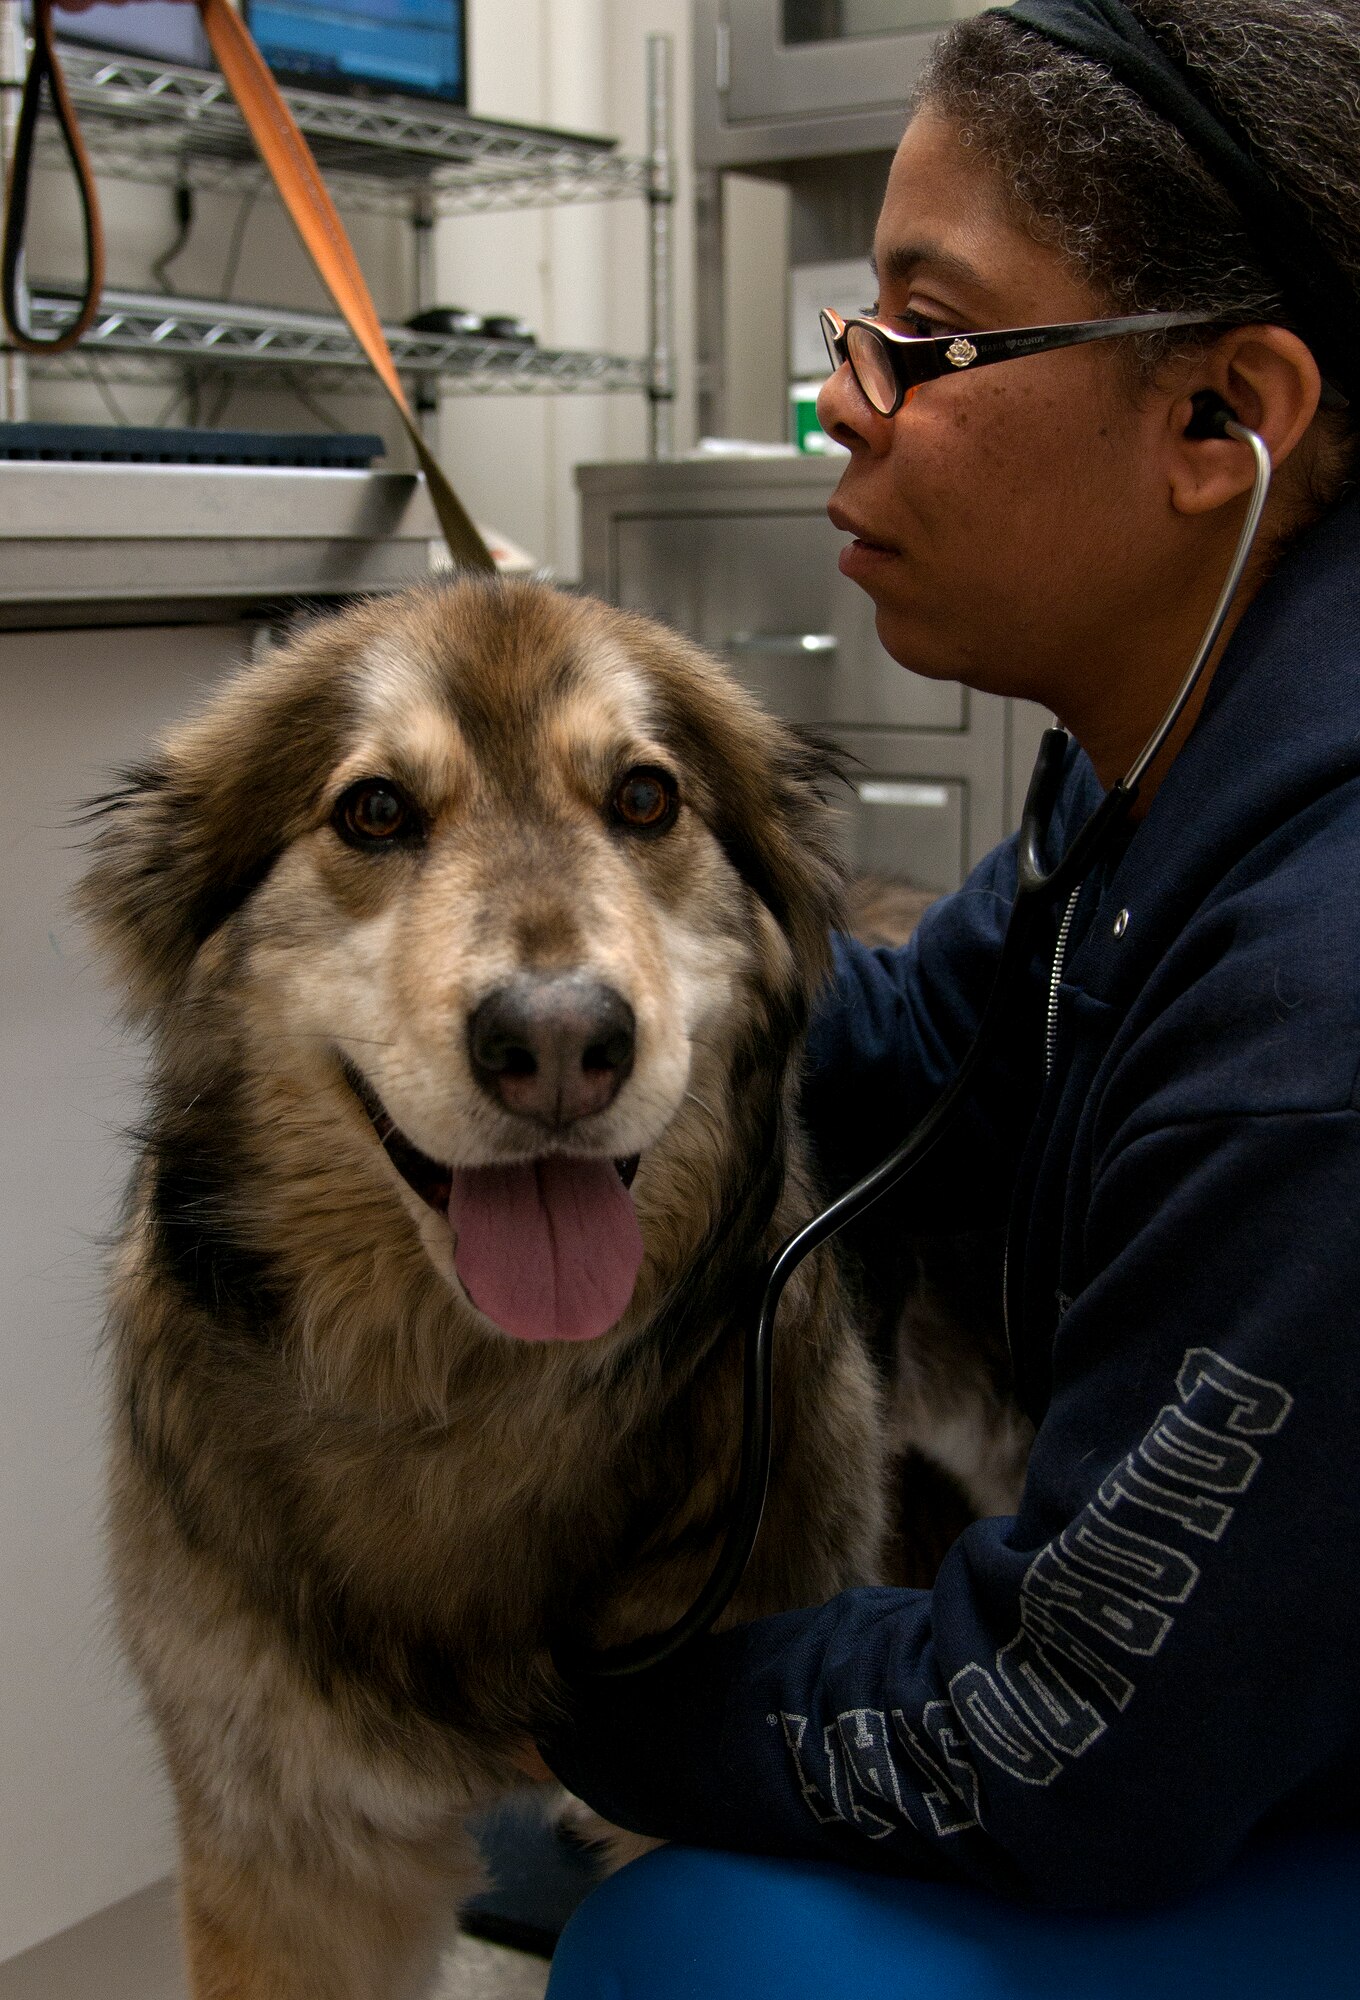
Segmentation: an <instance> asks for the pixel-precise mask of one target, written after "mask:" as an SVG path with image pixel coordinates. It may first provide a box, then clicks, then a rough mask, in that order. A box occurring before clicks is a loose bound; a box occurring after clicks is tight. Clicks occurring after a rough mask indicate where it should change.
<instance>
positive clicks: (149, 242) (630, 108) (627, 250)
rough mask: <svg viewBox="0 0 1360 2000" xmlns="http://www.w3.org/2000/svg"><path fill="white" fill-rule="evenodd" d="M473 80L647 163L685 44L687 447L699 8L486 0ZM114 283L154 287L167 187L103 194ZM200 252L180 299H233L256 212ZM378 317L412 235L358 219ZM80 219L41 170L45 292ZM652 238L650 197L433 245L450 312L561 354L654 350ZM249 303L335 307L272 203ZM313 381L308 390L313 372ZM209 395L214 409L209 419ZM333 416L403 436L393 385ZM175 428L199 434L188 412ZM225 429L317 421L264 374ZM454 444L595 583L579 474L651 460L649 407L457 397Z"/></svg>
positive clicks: (459, 230) (244, 291)
mask: <svg viewBox="0 0 1360 2000" xmlns="http://www.w3.org/2000/svg"><path fill="white" fill-rule="evenodd" d="M469 14H470V21H469V51H468V55H469V77H470V95H471V98H472V106H473V109H474V110H476V111H478V112H480V113H482V114H484V115H486V116H489V117H497V118H511V119H519V120H523V121H526V122H528V123H531V124H539V125H542V124H550V125H562V126H566V127H569V128H574V129H576V130H580V131H587V132H603V133H608V134H611V135H615V136H617V137H618V138H620V139H621V140H622V142H623V144H624V146H625V147H626V148H627V149H628V150H629V151H632V152H642V151H643V150H644V149H645V144H646V136H647V120H646V69H645V44H646V37H647V35H648V34H649V33H651V32H655V31H659V32H664V33H669V34H670V35H671V36H672V37H673V41H674V49H675V76H676V85H677V88H676V104H675V128H674V131H675V145H676V151H677V155H678V157H679V165H680V172H679V185H678V189H677V201H676V204H675V225H676V226H675V279H676V340H675V349H676V354H677V357H678V364H679V378H680V379H679V389H680V397H679V402H678V405H677V409H676V429H675V434H676V440H677V444H678V445H679V446H680V447H681V448H683V447H684V446H685V445H687V444H688V443H689V442H691V440H692V438H693V433H694V393H693V365H692V356H693V351H694V339H693V319H694V309H693V266H694V235H693V224H692V213H693V208H692V175H691V173H690V169H689V151H690V130H691V108H690V107H691V91H690V34H689V5H688V0H470V4H469ZM101 197H102V204H103V209H104V215H105V221H106V225H107V229H108V238H109V283H110V284H113V285H123V286H127V287H131V288H135V289H143V288H147V287H151V286H154V283H155V281H154V279H153V278H152V276H151V271H150V266H151V263H152V260H153V259H154V258H155V257H156V256H157V255H158V254H159V253H160V252H161V251H163V250H164V249H165V247H166V246H167V244H168V243H169V242H170V240H171V238H172V236H173V234H174V218H173V211H172V195H171V192H170V190H169V189H165V188H155V187H143V186H137V185H133V184H130V183H127V182H124V183H117V182H113V181H105V182H104V183H103V184H102V186H101ZM198 200H199V215H198V220H197V222H196V225H195V230H194V234H193V237H192V239H191V242H190V245H189V248H188V250H187V251H186V252H185V254H184V255H183V256H182V257H181V258H179V259H177V260H176V262H175V263H174V264H173V265H172V266H171V267H170V276H171V279H172V281H173V283H174V285H175V287H176V289H177V290H178V291H180V292H184V293H191V294H196V295H197V296H199V297H204V296H207V297H216V296H219V295H220V288H221V283H222V277H223V273H224V269H225V266H226V263H227V259H228V254H229V250H230V245H231V239H232V234H233V231H234V229H235V226H236V224H237V221H238V219H239V217H240V215H241V212H242V205H241V201H240V200H239V199H238V198H236V197H223V196H214V195H200V196H199V197H198ZM346 221H347V223H348V224H349V226H350V229H351V233H352V235H353V238H354V243H355V248H356V249H357V251H358V253H359V256H360V259H361V261H362V263H363V266H364V270H365V274H366V276H367V277H368V280H369V284H370V286H371V288H372V290H373V293H374V296H375V298H376V300H377V302H378V306H379V309H380V310H381V311H382V312H384V313H386V314H390V315H391V316H392V317H394V318H396V319H401V318H404V317H405V316H406V314H407V313H408V312H409V311H410V310H411V286H412V278H413V270H412V251H411V239H410V230H409V228H408V227H407V225H406V224H405V223H404V222H403V221H401V220H399V219H397V218H389V217H376V216H367V215H347V216H346ZM79 242H80V238H79V225H78V211H77V208H76V204H75V200H74V196H73V194H72V192H71V190H70V188H69V187H68V186H67V185H66V184H65V182H64V181H63V179H62V177H61V176H60V175H57V174H55V173H53V174H43V175H41V176H39V181H38V193H37V197H36V201H35V222H34V229H33V240H32V245H31V250H30V258H29V268H30V269H31V270H32V272H33V273H34V274H35V276H37V277H39V278H48V279H56V278H60V277H61V276H62V275H66V276H67V277H68V278H69V276H70V275H71V274H72V273H73V272H74V271H75V270H76V269H77V268H78V264H79ZM646 259H647V234H646V213H645V203H644V202H643V201H641V200H640V199H637V200H628V201H616V202H609V203H601V204H598V205H597V204H589V205H585V206H569V207H564V208H558V209H550V210H543V211H537V210H531V211H520V212H510V213H501V214H494V215H484V216H465V217H462V216H460V217H449V218H445V219H444V220H443V221H442V222H441V223H440V225H439V228H438V230H437V233H436V264H435V268H436V274H437V282H436V291H437V295H438V298H439V301H440V303H443V304H466V305H471V306H474V307H476V308H478V309H484V310H488V311H490V310H495V309H497V308H501V309H504V310H508V311H512V312H521V313H523V314H524V316H525V317H526V318H527V319H528V320H529V321H530V322H531V324H532V325H533V326H534V327H536V328H537V330H538V332H539V336H540V339H541V340H542V342H543V343H544V344H545V345H551V346H563V347H596V348H604V349H607V350H609V351H611V352H615V353H620V354H642V353H643V352H645V349H646V343H647V262H646ZM233 296H235V297H236V298H238V299H244V300H251V301H261V302H265V303H271V304H293V305H300V306H308V307H319V308H321V309H323V310H324V309H325V308H326V305H327V301H326V298H325V295H324V293H323V291H322V289H321V286H320V284H319V282H318V281H317V279H316V278H315V276H314V275H313V273H312V270H311V268H310V265H309V264H308V262H307V260H306V257H305V255H304V254H303V253H302V252H301V251H300V249H299V248H298V246H297V243H296V239H295V238H294V236H293V232H292V229H291V226H290V225H289V223H288V222H287V220H286V219H285V218H284V217H283V216H282V214H281V213H280V212H279V211H278V208H277V205H276V204H275V203H274V202H273V201H272V199H269V198H265V199H261V200H260V201H259V202H258V203H257V204H256V205H255V206H254V208H253V209H252V210H251V211H250V212H249V214H248V217H247V219H246V223H245V230H244V235H243V237H242V242H241V253H240V258H239V264H238V269H237V274H236V281H235V285H234V287H233ZM299 380H300V382H301V384H302V385H303V387H304V388H305V385H306V377H305V375H302V376H300V377H299ZM172 393H173V392H172V391H167V390H166V389H162V388H155V389H147V388H138V387H128V386H126V385H124V386H109V385H107V384H106V385H105V389H104V393H103V394H102V395H101V392H100V389H99V387H98V386H97V384H96V383H95V382H93V381H91V380H88V379H87V380H84V381H66V380H62V381H50V380H49V381H40V380H35V381H34V384H33V390H32V414H33V415H34V416H35V417H44V416H46V417H59V418H66V419H69V420H74V421H88V422H94V423H106V422H108V421H109V417H110V410H109V405H108V398H109V397H112V399H113V401H114V403H115V404H116V406H117V408H118V410H120V411H121V412H123V413H125V414H126V415H127V417H129V418H130V419H131V420H132V421H135V422H141V423H145V422H149V421H152V420H153V419H154V418H155V417H156V416H158V415H159V414H161V413H162V412H164V411H165V408H166V404H167V401H168V399H169V396H170V395H171V394H172ZM216 394H217V391H216V388H215V386H214V385H212V384H211V383H208V384H207V385H206V386H205V388H204V391H203V402H202V404H201V405H200V410H201V411H202V410H204V409H206V410H207V411H211V410H212V408H213V402H214V398H215V396H216ZM319 402H320V404H321V406H322V408H323V409H325V410H326V411H327V412H328V414H330V415H331V416H332V417H334V418H335V419H337V420H339V421H340V422H341V423H342V424H343V425H344V426H345V427H346V428H348V429H366V430H367V429H372V430H378V431H381V432H382V433H383V434H384V436H386V437H387V438H388V439H389V447H390V449H391V451H392V454H393V459H394V461H395V462H397V463H404V462H405V458H404V451H405V446H404V442H402V443H399V442H398V435H399V434H398V430H397V427H396V425H395V422H394V420H393V419H392V418H391V417H390V416H389V414H388V411H387V406H386V403H385V400H384V398H383V396H382V393H381V391H378V392H376V393H374V392H371V391H363V392H361V393H357V394H356V393H347V394H345V395H343V396H337V395H328V396H325V397H322V398H320V399H319ZM166 420H168V421H171V422H184V421H186V420H187V418H186V411H185V406H184V405H183V404H180V405H179V406H178V407H177V408H175V409H174V410H172V411H171V412H170V413H169V414H168V417H167V418H166ZM219 421H220V422H225V423H229V424H235V423H239V424H241V425H261V426H264V425H269V426H274V427H277V428H280V429H299V430H307V429H314V428H316V427H317V424H318V421H319V419H318V417H317V416H316V414H315V412H314V411H312V410H309V409H308V408H307V407H305V406H304V405H303V404H302V403H301V402H299V401H298V400H297V399H296V398H295V397H293V396H290V395H289V394H288V393H287V392H276V393H268V394H267V393H264V392H262V391H261V390H259V389H252V388H251V387H250V386H249V383H248V380H245V379H243V386H242V387H240V388H239V389H237V390H236V391H235V393H234V394H233V396H232V399H231V401H230V403H229V404H228V405H227V407H226V410H225V412H224V413H223V414H222V416H221V417H220V418H219ZM440 434H441V450H442V454H443V456H444V460H445V464H446V466H447V469H448V471H449V472H450V474H451V476H452V478H453V480H454V483H455V485H456V486H457V487H458V489H459V491H460V492H461V493H462V494H463V495H464V497H465V499H466V500H467V502H468V504H469V506H470V507H471V509H472V511H473V513H474V514H475V515H476V516H477V518H478V519H480V520H484V521H486V522H488V523H491V524H493V525H494V526H496V527H498V528H499V529H501V530H502V531H503V532H504V533H506V534H508V535H510V536H511V537H512V538H513V539H514V540H515V541H518V542H520V543H522V544H523V545H524V546H525V547H527V548H528V549H529V550H530V551H531V552H532V553H533V554H534V555H536V556H538V557H539V558H540V559H541V560H542V561H544V562H545V563H547V564H548V565H550V566H551V567H552V568H553V569H554V570H556V571H557V573H558V574H559V575H561V576H564V577H573V576H575V575H577V574H578V556H577V525H576V500H575V493H574V488H573V485H572V478H571V469H572V467H573V465H575V464H577V463H578V462H581V461H583V460H595V459H601V458H641V457H644V456H645V455H646V445H647V417H646V408H645V404H644V401H643V398H642V397H641V396H640V395H626V396H620V395H613V396H596V395H591V396H580V395H571V396H551V397H545V396H528V397H522V398H521V397H510V396H496V397H486V398H479V397H462V396H459V397H452V396H450V397H446V398H445V402H444V407H443V411H442V413H441V425H440Z"/></svg>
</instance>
